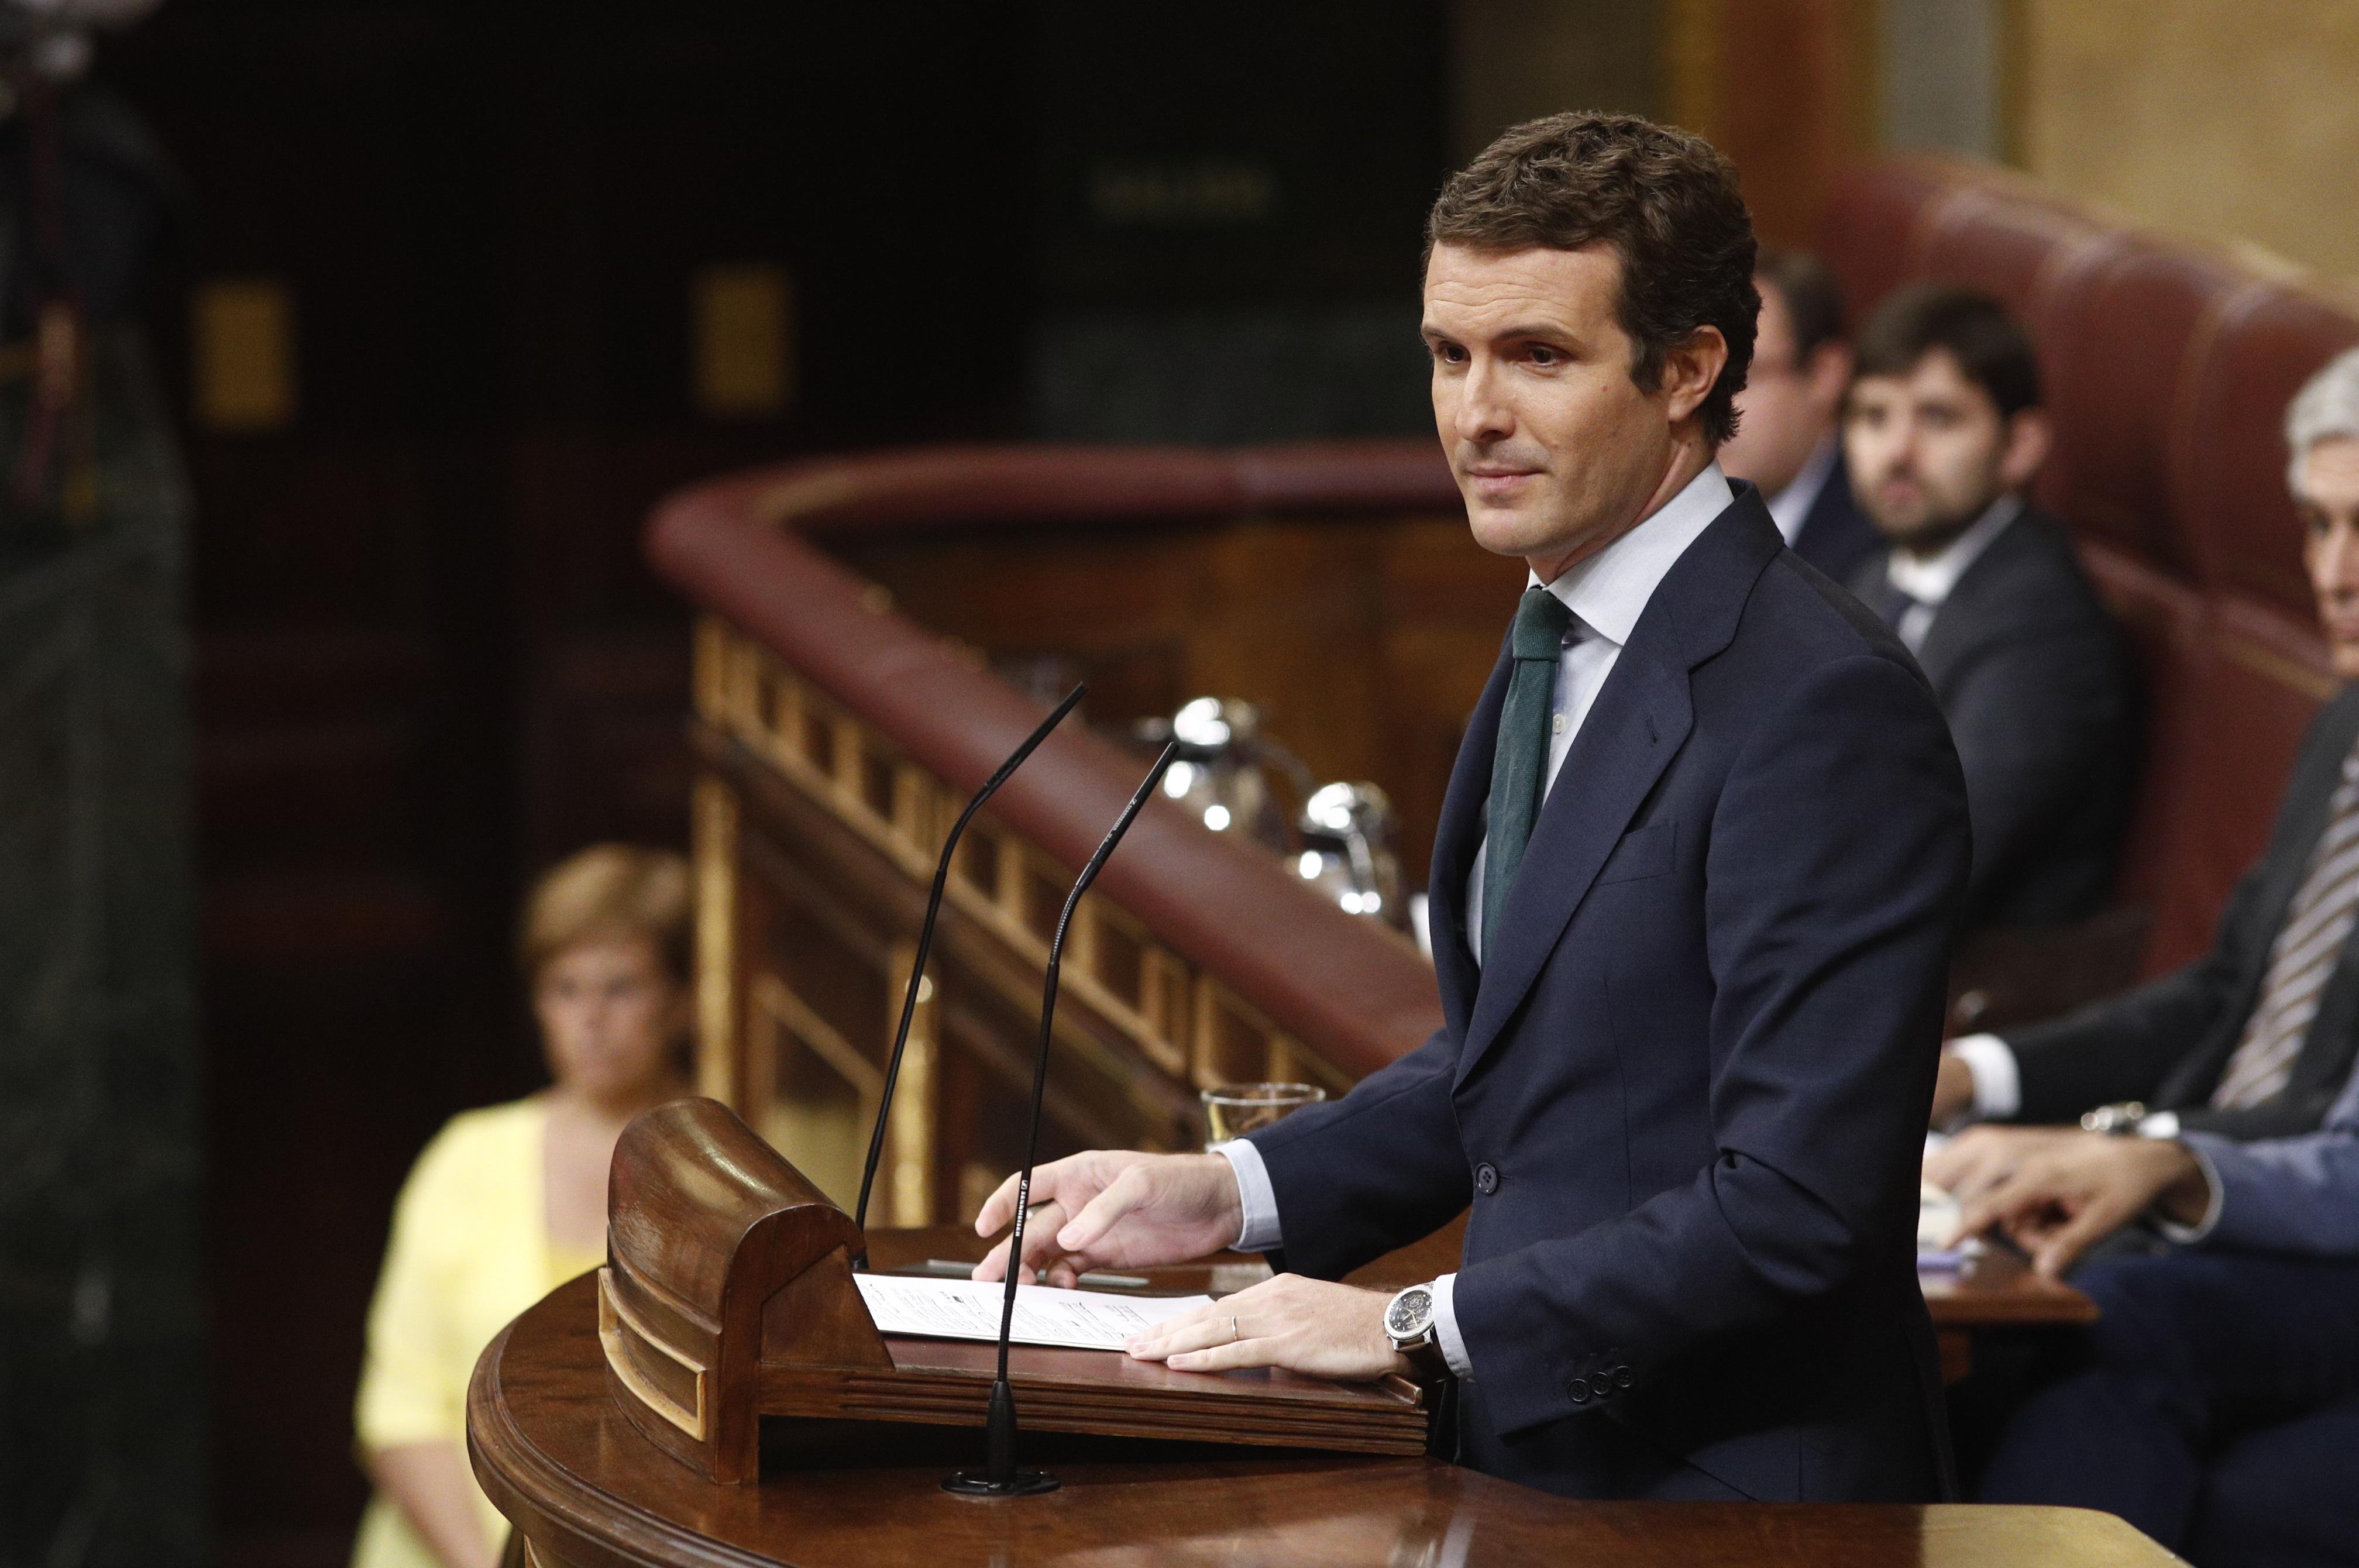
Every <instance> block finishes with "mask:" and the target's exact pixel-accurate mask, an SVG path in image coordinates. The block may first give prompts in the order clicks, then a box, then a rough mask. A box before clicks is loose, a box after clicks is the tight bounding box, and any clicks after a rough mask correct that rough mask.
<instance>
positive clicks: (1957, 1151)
mask: <svg viewBox="0 0 2359 1568" xmlns="http://www.w3.org/2000/svg"><path fill="white" fill-rule="evenodd" d="M2286 441H2287V445H2288V447H2289V448H2290V449H2291V451H2292V453H2293V460H2292V465H2291V468H2290V470H2289V473H2288V482H2289V483H2290V485H2291V486H2292V490H2293V495H2294V501H2295V504H2296V506H2298V507H2299V511H2300V513H2301V516H2302V518H2303V522H2304V525H2305V528H2306V529H2307V539H2306V541H2305V544H2304V547H2303V559H2304V561H2305V563H2306V565H2307V568H2308V571H2309V574H2310V589H2311V592H2312V593H2315V594H2316V596H2317V604H2318V619H2319V625H2320V626H2321V629H2323V630H2324V632H2325V633H2326V638H2327V646H2328V648H2329V650H2330V654H2331V657H2332V662H2333V666H2334V673H2335V675H2336V677H2337V679H2339V680H2341V681H2346V682H2348V681H2359V550H2354V547H2353V546H2352V544H2351V542H2350V541H2349V539H2346V537H2345V533H2344V531H2343V528H2344V526H2345V524H2346V523H2347V522H2348V517H2349V509H2350V507H2351V506H2359V491H2354V493H2352V494H2346V493H2345V492H2346V488H2347V487H2352V486H2359V350H2354V351H2352V352H2350V353H2347V354H2343V355H2342V356H2341V357H2340V358H2338V359H2336V360H2334V361H2333V362H2332V363H2331V364H2329V365H2327V366H2326V367H2325V368H2324V369H2322V370H2321V371H2320V372H2319V373H2318V374H2317V375H2316V376H2312V377H2311V378H2310V382H2309V383H2308V385H2306V386H2305V387H2303V388H2302V389H2301V391H2300V393H2299V395H2298V396H2296V397H2295V398H2294V400H2293V402H2292V404H2291V405H2290V406H2289V407H2288V410H2287V415H2286ZM2354 741H2359V687H2346V689H2345V690H2344V691H2343V692H2342V694H2341V695H2339V696H2338V697H2336V698H2335V700H2334V701H2333V702H2330V703H2329V704H2328V705H2327V706H2326V708H2325V709H2324V710H2323V711H2322V712H2321V713H2320V714H2319V716H2318V718H2317V720H2316V722H2315V723H2314V724H2312V725H2311V726H2310V735H2309V736H2308V737H2307V739H2306V740H2305V741H2304V742H2303V745H2302V749H2301V754H2300V757H2299V760H2298V761H2297V762H2296V763H2295V766H2294V770H2293V776H2292V778H2291V779H2290V780H2289V781H2288V784H2287V787H2286V794H2285V799H2284V800H2283V801H2282V802H2281V803H2280V805H2279V807H2278V811H2277V827H2276V830H2275V832H2274V833H2273V834H2272V836H2271V838H2270V841H2269V846H2268V849H2267V852H2266V853H2265V854H2263V855H2262V856H2261V859H2260V860H2259V862H2258V863H2257V864H2256V865H2255V866H2253V867H2252V869H2251V870H2249V871H2248V872H2246V873H2245V878H2244V880H2243V881H2241V882H2240V883H2238V884H2237V886H2236V890H2235V893H2234V897H2233V898H2230V900H2229V903H2228V907H2227V909H2226V910H2225V912H2224V913H2223V915H2222V916H2221V919H2220V925H2219V930H2218V931H2217V933H2216V935H2215V936H2214V938H2213V942H2212V951H2211V952H2210V953H2207V954H2206V955H2205V956H2204V957H2202V958H2201V959H2199V960H2198V961H2197V962H2195V963H2194V964H2190V965H2188V966H2187V967H2185V968H2183V969H2180V970H2179V971H2178V972H2176V973H2175V974H2171V975H2165V976H2164V977H2162V978H2161V979H2159V980H2157V981H2154V982H2152V983H2151V984H2149V985H2144V986H2141V987H2140V988H2138V989H2137V990H2135V991H2131V992H2129V993H2127V994H2126V995H2125V996H2117V997H2114V998H2112V999H2111V1000H2108V1001H2104V1002H2100V1003H2098V1004H2096V1005H2095V1006H2093V1007H2086V1008H2083V1009H2082V1010H2081V1011H2079V1012H2077V1013H2073V1014H2071V1015H2069V1016H2067V1017H2065V1018H2060V1019H2057V1020H2055V1021H2053V1022H2049V1023H2046V1024H2041V1025H2038V1026H2035V1027H2032V1028H2027V1029H2019V1030H2014V1031H2010V1033H2009V1034H2008V1035H2007V1037H2006V1039H2004V1040H2002V1039H2000V1038H1998V1037H1996V1036H1995V1035H1987V1034H1983V1035H1973V1036H1970V1037H1968V1038H1966V1039H1963V1040H1953V1041H1951V1043H1950V1045H1949V1046H1948V1048H1947V1049H1946V1051H1944V1053H1943V1056H1942V1061H1941V1068H1940V1077H1939V1079H1938V1080H1937V1082H1936V1085H1935V1088H1934V1094H1933V1125H1934V1126H1935V1127H1945V1126H1950V1125H1953V1124H1955V1123H1956V1122H1958V1121H1960V1120H1961V1119H1969V1118H1970V1119H1973V1120H1976V1121H1983V1122H2014V1123H2028V1124H2032V1125H2034V1126H2038V1125H2039V1124H2054V1123H2059V1122H2061V1123H2066V1124H2070V1123H2072V1122H2075V1121H2079V1120H2081V1119H2082V1116H2083V1115H2084V1113H2086V1114H2088V1115H2092V1116H2096V1117H2097V1118H2098V1119H2100V1120H2101V1121H2103V1122H2104V1123H2106V1124H2107V1125H2109V1126H2111V1125H2116V1124H2118V1125H2120V1126H2123V1127H2127V1126H2128V1125H2129V1124H2131V1123H2133V1122H2135V1123H2136V1124H2137V1127H2138V1130H2140V1131H2142V1132H2144V1133H2146V1134H2147V1136H2148V1137H2159V1138H2170V1137H2173V1136H2176V1135H2177V1134H2178V1133H2179V1132H2180V1131H2181V1130H2186V1131H2201V1132H2206V1133H2215V1134H2218V1135H2221V1136H2223V1137H2226V1138H2240V1139H2243V1138H2275V1137H2280V1136H2284V1135H2287V1134H2292V1133H2304V1132H2310V1131H2314V1130H2315V1129H2316V1128H2317V1127H2318V1126H2319V1124H2320V1122H2321V1120H2322V1119H2323V1118H2324V1116H2325V1115H2326V1111H2327V1108H2328V1107H2329V1106H2330V1105H2332V1104H2333V1103H2334V1100H2335V1096H2336V1095H2337V1094H2339V1093H2340V1092H2341V1090H2342V1087H2343V1080H2344V1079H2346V1078H2347V1077H2349V1076H2350V1073H2351V1068H2352V1062H2353V1058H2354V1050H2359V944H2354V942H2352V941H2351V940H2350V939H2351V933H2352V931H2353V926H2354V918H2353V917H2354V913H2359V792H2354V785H2353V783H2352V779H2354V776H2359V754H2354ZM2133 1107H2135V1114H2133ZM2029 1136H2030V1135H2028V1134H2027V1132H2026V1131H2024V1130H2018V1129H2002V1128H1999V1127H1982V1128H1976V1129H1975V1130H1974V1131H1973V1134H1972V1135H1970V1136H1968V1137H1965V1138H1960V1139H1959V1140H1958V1141H1957V1142H1955V1143H1953V1144H1952V1145H1951V1147H1950V1148H1949V1149H1945V1150H1944V1151H1942V1153H1941V1154H1940V1155H1938V1156H1936V1157H1935V1159H1934V1160H1932V1161H1931V1162H1930V1163H1929V1164H1928V1166H1927V1172H1926V1173H1927V1175H1928V1176H1929V1177H1930V1178H1931V1179H1932V1180H1934V1181H1937V1182H1939V1183H1940V1184H1941V1185H1943V1186H1946V1187H1951V1188H1952V1190H1960V1191H1962V1192H1963V1193H1964V1194H1966V1195H1971V1194H1973V1192H1978V1191H1980V1190H1982V1189H1983V1188H1984V1187H1985V1186H1987V1185H1988V1184H1989V1183H1990V1182H1991V1181H1995V1180H1997V1179H1998V1178H1999V1177H2000V1176H2001V1175H2003V1174H2004V1173H2005V1172H2006V1170H2008V1169H2010V1168H2011V1166H2012V1162H2013V1160H2014V1158H2015V1157H2016V1155H2017V1153H2018V1152H2019V1151H2020V1150H2021V1149H2024V1148H2026V1147H2027V1141H2026V1140H2027V1137H2029Z"/></svg>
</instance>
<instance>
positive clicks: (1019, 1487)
mask: <svg viewBox="0 0 2359 1568" xmlns="http://www.w3.org/2000/svg"><path fill="white" fill-rule="evenodd" d="M1179 749H1180V747H1179V743H1177V742H1176V741H1175V742H1172V743H1170V744H1169V745H1167V746H1164V748H1163V755H1162V756H1160V757H1157V758H1156V759H1155V766H1154V767H1153V768H1150V769H1148V770H1147V778H1146V779H1145V780H1144V781H1142V782H1141V783H1140V784H1139V786H1138V790H1137V792H1136V794H1134V795H1132V796H1131V798H1130V804H1129V805H1127V806H1125V807H1124V808H1123V811H1122V816H1121V817H1120V818H1119V819H1117V820H1116V822H1114V829H1113V831H1112V832H1110V833H1107V834H1106V835H1105V842H1104V843H1103V844H1099V845H1098V851H1097V853H1096V854H1095V855H1091V856H1090V863H1089V864H1088V865H1087V866H1082V874H1081V876H1079V877H1076V878H1074V880H1073V890H1072V891H1071V893H1069V894H1067V895H1066V897H1065V908H1064V912H1063V913H1061V914H1060V915H1059V916H1058V917H1057V935H1056V938H1055V940H1054V941H1052V942H1049V972H1048V975H1047V977H1046V978H1045V979H1044V980H1043V981H1042V983H1041V988H1040V1050H1039V1053H1038V1055H1037V1056H1035V1057H1034V1058H1033V1062H1032V1120H1031V1124H1030V1126H1029V1127H1028V1128H1027V1130H1026V1132H1025V1134H1024V1171H1023V1174H1022V1175H1020V1176H1018V1177H1017V1178H1016V1228H1015V1230H1014V1231H1013V1232H1012V1233H1011V1234H1010V1235H1009V1236H1008V1238H1007V1286H1006V1290H1005V1292H1004V1293H1003V1294H1002V1296H1001V1298H1000V1303H999V1374H998V1376H997V1377H995V1378H994V1379H993V1380H992V1385H991V1406H990V1410H989V1413H988V1419H987V1420H986V1421H985V1422H984V1461H985V1463H984V1468H983V1469H981V1470H960V1471H957V1472H954V1473H953V1474H951V1475H949V1476H946V1477H945V1478H944V1479H943V1481H942V1489H943V1490H944V1491H946V1492H957V1493H960V1494H962V1495H963V1496H966V1497H1027V1496H1029V1495H1031V1494H1034V1493H1038V1492H1052V1491H1055V1490H1056V1489H1057V1486H1058V1481H1057V1478H1056V1477H1055V1476H1054V1475H1050V1474H1049V1473H1048V1472H1047V1471H1045V1470H1018V1469H1017V1468H1016V1395H1015V1393H1014V1391H1013V1390H1012V1389H1011V1388H1009V1387H1008V1383H1007V1347H1008V1345H1009V1343H1010V1341H1011V1340H1012V1338H1013V1336H1014V1334H1015V1328H1016V1283H1017V1281H1018V1280H1020V1279H1023V1277H1024V1222H1025V1220H1026V1219H1027V1217H1029V1216H1028V1213H1027V1211H1028V1210H1029V1209H1030V1207H1031V1203H1032V1166H1033V1162H1034V1160H1035V1159H1036V1158H1037V1156H1038V1154H1039V1151H1040V1105H1041V1101H1042V1100H1043V1099H1044V1098H1045V1096H1046V1094H1047V1093H1048V1087H1049V1040H1051V1039H1052V1038H1053V1037H1052V1034H1051V1026H1052V1024H1053V1022H1054V1020H1055V1018H1056V1016H1057V976H1058V973H1059V971H1060V968H1061V967H1062V965H1063V964H1064V958H1065V933H1066V931H1068V930H1069V929H1070V928H1071V925H1072V923H1073V910H1074V909H1076V908H1077V907H1078V906H1079V905H1080V904H1081V901H1082V894H1083V893H1086V892H1088V891H1089V887H1090V884H1091V883H1093V882H1094V881H1096V880H1097V877H1098V871H1099V869H1100V868H1101V867H1103V866H1104V865H1105V863H1106V858H1107V857H1108V856H1109V855H1113V854H1114V846H1115V845H1116V844H1120V843H1122V840H1123V835H1124V834H1125V833H1128V832H1130V824H1131V823H1132V822H1135V821H1136V820H1137V817H1138V813H1139V809H1140V808H1141V807H1143V806H1145V805H1146V804H1147V797H1149V796H1150V795H1153V794H1154V793H1155V787H1156V786H1157V785H1158V784H1160V783H1161V782H1162V781H1163V773H1164V770H1165V769H1166V768H1169V767H1170V766H1171V758H1172V756H1173V755H1174V754H1175V753H1176V752H1177V751H1178V750H1179Z"/></svg>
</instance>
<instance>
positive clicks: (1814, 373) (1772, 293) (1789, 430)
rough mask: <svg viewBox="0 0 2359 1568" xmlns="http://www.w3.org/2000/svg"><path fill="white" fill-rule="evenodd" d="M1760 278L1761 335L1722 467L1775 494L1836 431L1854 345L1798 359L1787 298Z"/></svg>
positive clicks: (1825, 347)
mask: <svg viewBox="0 0 2359 1568" xmlns="http://www.w3.org/2000/svg"><path fill="white" fill-rule="evenodd" d="M1753 281H1754V284H1755V286H1756V287H1757V288H1758V289H1760V290H1761V324H1760V328H1759V335H1758V336H1756V338H1755V339H1754V340H1753V369H1752V372H1751V374H1750V375H1749V376H1747V377H1746V378H1745V390H1744V391H1742V392H1739V393H1738V394H1737V395H1736V411H1737V415H1738V419H1737V425H1736V437H1735V439H1734V440H1733V441H1729V442H1728V443H1727V444H1725V445H1723V447H1722V448H1721V449H1720V465H1721V467H1723V468H1724V469H1726V470H1727V471H1728V472H1729V474H1731V475H1732V476H1733V477H1734V478H1738V479H1750V480H1751V481H1753V483H1754V484H1756V485H1759V486H1761V493H1762V494H1763V495H1776V494H1777V492H1778V491H1780V490H1783V489H1784V488H1786V486H1787V485H1791V484H1792V483H1793V482H1794V479H1795V476H1796V475H1797V474H1800V473H1801V472H1802V465H1803V464H1804V463H1808V462H1810V453H1811V452H1815V451H1817V450H1818V446H1819V443H1820V442H1821V441H1824V440H1825V439H1826V438H1827V436H1828V435H1829V434H1830V433H1831V432H1832V430H1834V428H1835V413H1836V411H1837V410H1838V409H1839V408H1841V407H1842V406H1843V384H1844V383H1845V382H1847V381H1849V380H1850V379H1851V350H1850V348H1849V347H1847V346H1846V345H1844V344H1843V343H1821V344H1819V346H1818V347H1816V348H1814V349H1812V350H1811V351H1810V356H1809V357H1808V358H1807V359H1804V358H1801V357H1799V356H1798V355H1797V354H1796V353H1795V351H1794V317H1793V313H1792V312H1791V311H1790V310H1788V309H1787V308H1786V297H1785V296H1784V295H1783V294H1780V293H1779V292H1778V291H1777V285H1776V284H1774V283H1772V282H1770V281H1769V280H1768V279H1767V278H1755V279H1754V280H1753Z"/></svg>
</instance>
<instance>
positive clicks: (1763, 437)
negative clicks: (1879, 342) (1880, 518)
mask: <svg viewBox="0 0 2359 1568" xmlns="http://www.w3.org/2000/svg"><path fill="white" fill-rule="evenodd" d="M1753 284H1754V287H1755V288H1756V289H1760V291H1761V331H1760V335H1759V336H1758V337H1756V339H1755V340H1754V343H1753V367H1752V369H1751V370H1750V371H1749V372H1748V373H1747V374H1746V376H1745V390H1744V391H1743V392H1741V393H1739V394H1738V395H1737V398H1736V414H1737V420H1738V423H1737V428H1736V435H1735V437H1734V440H1732V441H1729V442H1728V443H1727V444H1726V445H1725V446H1723V447H1722V448H1721V450H1720V466H1721V468H1722V470H1723V472H1725V473H1726V474H1728V476H1729V477H1730V478H1732V479H1749V480H1751V481H1752V482H1753V483H1754V484H1755V485H1757V486H1759V488H1760V491H1761V494H1762V495H1763V497H1764V498H1766V499H1767V501H1768V503H1769V517H1770V520H1771V521H1773V522H1775V523H1776V524H1777V531H1778V532H1779V533H1780V534H1783V535H1784V536H1785V539H1786V542H1787V543H1788V544H1789V545H1791V546H1793V547H1794V553H1795V554H1796V555H1799V556H1800V557H1801V558H1802V559H1803V560H1804V561H1809V562H1810V564H1811V565H1812V566H1815V567H1817V568H1818V569H1819V570H1820V571H1821V572H1825V573H1826V574H1827V575H1828V576H1830V577H1832V578H1833V579H1834V580H1835V581H1836V582H1838V583H1848V582H1850V581H1851V579H1852V574H1853V573H1854V572H1857V571H1858V570H1859V569H1860V567H1861V565H1862V564H1863V563H1864V562H1865V561H1866V560H1867V558H1868V557H1869V556H1871V555H1874V554H1875V552H1876V551H1877V550H1881V549H1882V548H1883V547H1884V536H1883V535H1882V534H1880V533H1878V532H1876V530H1875V524H1874V523H1872V522H1870V521H1868V518H1867V514H1866V513H1864V512H1863V511H1861V510H1860V509H1859V503H1858V502H1857V501H1856V500H1854V498H1853V496H1852V491H1851V468H1850V465H1849V464H1848V463H1845V462H1844V461H1843V431H1842V430H1841V429H1840V423H1841V416H1842V414H1843V392H1844V389H1845V388H1846V387H1849V386H1850V385H1851V369H1852V353H1851V344H1850V343H1847V342H1845V341H1844V339H1843V292H1842V290H1841V289H1840V288H1839V287H1837V285H1836V283H1835V278H1834V274H1833V273H1832V272H1829V271H1828V270H1827V267H1826V264H1825V263H1824V262H1822V261H1821V260H1820V259H1819V258H1818V257H1817V256H1812V255H1810V253H1809V252H1807V251H1798V250H1788V251H1764V252H1762V253H1761V259H1760V260H1759V261H1758V262H1757V263H1756V264H1755V267H1754V270H1753Z"/></svg>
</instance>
